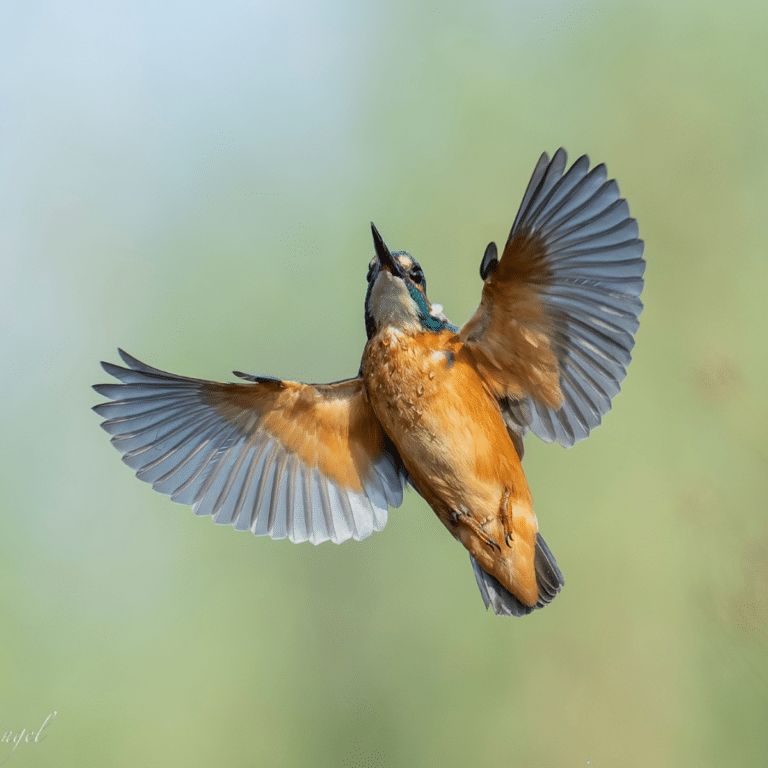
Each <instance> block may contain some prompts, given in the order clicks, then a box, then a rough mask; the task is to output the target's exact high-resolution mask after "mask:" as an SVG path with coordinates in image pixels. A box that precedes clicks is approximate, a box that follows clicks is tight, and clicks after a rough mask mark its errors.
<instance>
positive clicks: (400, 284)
mask: <svg viewBox="0 0 768 768" xmlns="http://www.w3.org/2000/svg"><path fill="white" fill-rule="evenodd" d="M371 232H372V233H373V245H374V248H375V251H376V255H375V256H374V257H373V258H372V259H371V262H370V264H369V265H368V292H367V293H366V295H365V330H366V333H367V334H368V338H369V339H370V338H371V337H372V336H373V335H374V334H375V333H376V331H378V330H380V329H381V328H383V327H385V326H392V327H394V328H398V329H401V330H411V331H414V332H415V331H435V332H436V331H440V330H442V329H443V328H450V327H452V326H451V325H450V323H448V322H447V320H446V318H445V317H444V316H443V314H442V307H440V306H439V305H437V304H435V305H434V306H433V305H432V304H430V303H429V299H428V298H427V281H426V279H425V277H424V272H423V271H422V269H421V266H420V265H419V262H418V261H416V259H414V258H413V256H411V255H410V254H409V253H406V252H405V251H394V252H391V251H390V250H389V248H387V246H386V243H385V242H384V240H383V239H382V237H381V235H380V234H379V231H378V230H377V229H376V226H375V225H374V224H373V222H371Z"/></svg>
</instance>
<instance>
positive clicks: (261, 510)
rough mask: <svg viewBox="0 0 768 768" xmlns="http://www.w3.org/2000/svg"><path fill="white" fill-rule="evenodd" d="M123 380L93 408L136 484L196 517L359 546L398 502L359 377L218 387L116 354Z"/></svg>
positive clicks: (257, 380)
mask: <svg viewBox="0 0 768 768" xmlns="http://www.w3.org/2000/svg"><path fill="white" fill-rule="evenodd" d="M120 356H121V357H122V358H123V360H124V361H125V363H126V365H127V366H128V367H127V368H122V367H120V366H118V365H112V364H111V363H102V366H103V367H104V370H105V371H107V373H109V374H111V375H112V376H114V377H115V378H116V379H118V380H119V381H120V382H121V383H120V384H97V385H96V386H95V387H94V389H95V390H96V391H97V392H98V393H99V394H102V395H105V396H106V397H108V398H110V400H111V402H106V403H101V404H100V405H97V406H95V407H94V410H95V411H96V412H97V413H98V414H99V415H100V416H103V417H104V419H105V420H104V421H103V422H102V424H101V426H102V427H103V428H104V429H105V430H106V431H107V432H109V433H110V434H111V435H112V436H113V437H112V444H113V445H114V446H115V448H117V449H118V450H119V451H120V452H121V453H122V454H123V461H124V462H125V463H126V464H127V465H128V466H129V467H131V468H133V469H135V470H136V476H137V477H138V478H139V479H140V480H144V481H145V482H147V483H151V484H152V487H153V488H154V489H155V490H156V491H159V492H160V493H166V494H170V496H171V499H172V500H173V501H176V502H178V503H180V504H189V505H191V506H192V509H193V511H194V512H195V514H197V515H211V516H212V517H213V519H214V521H215V522H217V523H222V524H230V525H234V526H235V528H237V529H238V530H250V531H252V532H253V533H254V534H255V535H257V536H262V535H267V536H271V537H272V538H273V539H281V538H285V537H286V536H287V537H288V538H289V539H291V541H295V542H301V541H311V542H312V543H313V544H319V543H320V542H322V541H327V540H328V539H330V540H331V541H333V542H335V543H337V544H338V543H340V542H342V541H346V540H347V539H350V538H354V539H357V540H360V539H364V538H365V537H366V536H369V535H370V534H371V533H372V532H373V531H380V530H381V529H382V528H383V527H384V525H385V524H386V522H387V507H388V506H393V507H398V506H400V504H401V503H402V500H403V486H404V484H405V479H406V476H405V473H404V470H403V469H402V464H401V462H400V457H399V456H398V455H397V452H396V451H395V449H394V447H393V446H392V445H391V443H390V442H389V439H388V438H387V437H386V435H385V433H384V431H383V430H382V428H381V425H380V424H379V422H378V420H377V419H376V417H375V415H374V413H373V410H372V409H371V406H370V404H369V403H368V399H367V396H366V393H365V390H364V388H363V382H362V380H361V379H359V378H356V379H350V380H348V381H342V382H338V383H335V384H320V385H317V384H298V383H295V382H290V381H280V380H279V379H271V378H268V377H260V376H250V375H246V374H237V375H238V376H240V377H241V378H244V379H248V380H249V383H243V384H241V383H237V384H231V383H230V384H219V383H217V382H213V381H202V380H200V379H191V378H187V377H186V376H176V375H174V374H172V373H166V372H164V371H160V370H158V369H156V368H152V367H150V366H148V365H145V364H144V363H142V362H140V361H138V360H137V359H136V358H134V357H131V356H130V355H128V354H126V353H125V352H123V351H122V350H120Z"/></svg>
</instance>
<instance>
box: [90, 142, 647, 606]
mask: <svg viewBox="0 0 768 768" xmlns="http://www.w3.org/2000/svg"><path fill="white" fill-rule="evenodd" d="M589 166H590V160H589V158H588V157H587V156H586V155H583V156H581V157H579V158H578V159H577V160H576V161H575V162H574V163H573V164H572V165H571V166H570V167H569V168H567V154H566V152H565V150H564V149H563V148H560V149H558V150H557V151H556V152H555V153H554V155H553V156H552V158H551V159H550V157H549V155H548V154H547V153H546V152H545V153H543V154H542V155H541V157H540V158H539V160H538V162H537V164H536V166H535V169H534V171H533V174H532V176H531V178H530V181H529V183H528V186H527V188H526V190H525V193H524V195H523V199H522V203H521V205H520V208H519V211H518V213H517V215H516V217H515V219H514V223H513V225H512V228H511V231H510V233H509V236H508V238H507V240H506V243H505V245H504V249H503V251H502V254H501V256H500V257H499V252H498V249H497V246H496V244H495V243H494V242H491V243H489V244H488V246H487V247H486V249H485V251H484V253H483V256H482V259H481V261H480V277H481V280H482V292H481V299H480V305H479V306H478V308H477V310H476V312H475V313H474V315H472V317H471V318H470V319H469V320H468V321H467V322H466V323H465V324H464V325H463V326H461V327H458V326H456V325H454V324H452V323H451V322H450V321H449V320H448V318H447V317H446V316H445V314H444V313H443V309H442V306H440V305H439V304H432V303H431V302H430V300H429V299H428V298H427V290H426V279H425V277H424V272H423V270H422V268H421V266H420V265H419V263H418V262H417V261H416V260H415V259H414V258H413V257H412V256H411V255H410V254H409V253H408V252H407V251H391V250H390V249H389V248H388V247H387V245H386V243H385V242H384V240H383V238H382V236H381V235H380V234H379V231H378V230H377V228H376V226H375V225H374V224H373V223H371V232H372V236H373V245H374V255H373V258H372V259H371V260H370V262H369V264H368V274H367V284H368V285H367V291H366V296H365V329H366V335H367V342H366V344H365V347H364V350H363V354H362V360H361V364H360V369H359V371H358V374H357V375H356V376H354V377H352V378H348V379H343V380H339V381H335V382H332V383H329V384H309V383H299V382H293V381H286V380H282V379H279V378H274V377H271V376H261V375H257V374H248V373H243V372H240V371H234V372H233V374H234V375H235V376H236V377H237V378H238V379H240V381H238V382H227V383H220V382H216V381H206V380H201V379H195V378H190V377H187V376H179V375H176V374H173V373H168V372H165V371H162V370H160V369H157V368H153V367H151V366H149V365H147V364H145V363H143V362H141V361H139V360H138V359H136V358H135V357H132V356H131V355H129V354H127V353H126V352H124V351H123V350H118V351H119V354H120V356H121V358H122V360H123V363H124V366H119V365H115V364H112V363H107V362H102V367H103V368H104V370H105V371H106V372H107V373H108V374H110V375H111V376H112V377H114V379H116V380H117V382H118V383H111V384H97V385H95V386H94V389H95V390H96V391H97V392H98V393H99V394H100V395H103V396H105V397H106V398H108V400H107V401H106V402H102V403H100V404H98V405H96V406H95V407H94V409H93V410H95V411H96V412H97V414H98V415H99V416H101V417H102V418H103V419H104V420H103V422H102V423H101V426H102V427H103V428H104V429H105V430H106V431H107V432H108V433H109V434H110V435H112V438H111V442H112V444H113V445H114V447H115V448H117V449H118V450H119V451H120V452H121V453H122V454H123V461H124V462H125V463H126V464H127V465H128V466H129V467H131V468H132V469H134V470H135V472H136V476H137V477H138V478H139V479H140V480H143V481H145V482H147V483H151V484H152V486H153V488H154V489H155V490H156V491H159V492H160V493H164V494H168V495H170V497H171V499H172V500H173V501H175V502H178V503H180V504H186V505H191V506H192V509H193V511H194V512H195V513H196V514H197V515H210V516H211V517H212V518H213V520H214V522H216V523H219V524H225V525H232V526H234V527H235V528H236V529H237V530H243V531H251V532H252V533H254V534H255V535H257V536H270V537H271V538H273V539H281V538H286V537H287V538H288V539H290V540H291V541H293V542H297V543H298V542H305V541H309V542H312V543H313V544H319V543H321V542H324V541H329V540H330V541H332V542H335V543H337V544H338V543H341V542H344V541H347V540H348V539H355V540H357V541H359V540H362V539H364V538H366V537H367V536H369V535H370V534H372V533H373V532H374V531H381V530H382V529H383V528H384V526H385V524H386V522H387V514H388V509H389V507H398V506H400V504H401V503H402V501H403V493H404V491H405V489H406V487H407V486H409V485H410V486H411V487H412V488H414V489H415V490H416V491H417V492H418V494H419V495H421V496H422V497H423V499H424V500H425V501H426V502H427V504H428V505H429V506H430V507H431V508H432V510H433V511H434V512H435V514H436V515H437V517H438V518H439V520H440V521H441V522H442V523H443V525H444V526H445V528H447V529H448V531H449V532H450V533H451V535H452V536H453V537H454V538H455V539H456V540H458V541H459V542H460V543H461V544H462V545H463V546H464V547H465V548H466V549H467V550H468V552H469V555H470V562H471V565H472V568H473V572H474V575H475V578H476V581H477V584H478V587H479V590H480V594H481V597H482V599H483V602H484V603H485V607H486V609H487V608H488V607H489V606H490V607H491V608H492V609H493V612H494V613H495V614H497V615H500V616H524V615H528V614H530V613H531V612H533V611H534V610H536V609H539V608H542V607H544V606H546V605H548V604H549V603H550V602H551V601H552V600H553V599H554V597H555V596H556V595H557V594H558V593H559V592H560V590H561V588H562V587H563V585H564V579H563V575H562V573H561V571H560V568H559V567H558V564H557V561H556V559H555V557H554V556H553V554H552V552H551V551H550V549H549V547H548V546H547V544H546V542H545V541H544V539H543V537H542V536H541V534H540V533H539V526H538V520H537V517H536V514H535V512H534V508H533V499H532V496H531V492H530V489H529V487H528V483H527V481H526V478H525V475H524V473H523V468H522V459H523V455H524V445H523V439H524V437H525V435H526V434H527V432H529V431H530V432H532V433H533V434H534V435H536V436H537V437H539V438H541V439H542V440H544V441H546V442H556V443H559V444H560V445H562V446H564V447H571V446H572V445H574V444H575V443H576V442H577V441H580V440H583V439H584V438H586V437H587V436H588V435H589V434H590V432H591V431H592V430H593V429H594V428H595V427H597V426H598V425H599V424H600V423H601V420H602V417H603V416H604V415H605V414H606V413H607V412H608V411H609V410H610V408H611V403H612V399H613V397H614V396H615V395H616V394H617V393H618V392H619V388H620V384H621V382H622V381H623V379H624V378H625V376H626V371H627V366H628V364H629V362H630V359H631V354H630V353H631V351H632V349H633V347H634V343H635V342H634V337H635V333H636V331H637V329H638V327H639V319H638V318H639V315H640V313H641V311H642V309H643V304H642V302H641V300H640V295H641V292H642V289H643V284H644V280H643V275H644V271H645V261H644V259H643V248H644V243H643V241H642V240H640V239H639V237H638V226H637V222H636V220H635V219H634V218H631V217H630V215H629V207H628V204H627V202H626V200H625V199H624V198H622V197H621V195H620V192H619V187H618V185H617V183H616V181H615V180H609V179H608V175H607V170H606V167H605V165H604V164H600V165H597V166H595V167H593V168H592V169H590V167H589ZM566 168H567V170H566Z"/></svg>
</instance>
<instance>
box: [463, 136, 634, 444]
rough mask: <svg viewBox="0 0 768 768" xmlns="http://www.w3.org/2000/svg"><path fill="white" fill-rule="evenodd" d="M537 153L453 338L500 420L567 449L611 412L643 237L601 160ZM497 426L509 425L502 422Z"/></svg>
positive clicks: (625, 360) (626, 358) (626, 350)
mask: <svg viewBox="0 0 768 768" xmlns="http://www.w3.org/2000/svg"><path fill="white" fill-rule="evenodd" d="M565 166H566V153H565V150H563V149H562V148H561V149H558V150H557V152H556V153H555V155H554V157H553V158H552V160H551V162H550V160H549V157H548V155H546V154H543V155H542V156H541V158H540V159H539V162H538V164H537V166H536V169H535V170H534V172H533V176H532V177H531V180H530V182H529V184H528V188H527V189H526V191H525V196H524V197H523V202H522V204H521V206H520V210H519V212H518V214H517V217H516V218H515V222H514V224H513V226H512V231H511V232H510V235H509V239H508V240H507V243H506V246H505V248H504V253H503V255H502V257H501V259H500V260H499V259H497V258H496V248H495V245H493V244H491V245H490V246H489V247H488V250H486V253H485V256H484V257H483V261H482V265H481V268H480V272H481V275H482V277H483V279H484V281H485V283H484V285H483V294H482V299H481V302H480V306H479V307H478V309H477V311H476V312H475V314H474V316H473V317H472V318H471V319H470V320H469V321H468V322H467V323H466V324H465V325H464V326H463V327H462V328H461V330H460V331H459V338H460V339H461V340H462V341H463V342H464V343H465V344H466V346H467V347H468V349H469V350H470V351H471V352H472V354H473V356H474V357H475V360H476V361H477V364H478V369H479V370H480V372H481V374H482V375H483V376H484V377H485V380H486V382H487V383H488V385H489V386H490V387H491V389H492V390H493V392H494V393H495V394H496V396H497V397H498V399H499V401H500V405H501V407H502V411H503V413H504V415H505V418H506V419H507V421H508V426H513V425H514V424H517V425H519V428H520V431H521V433H523V432H525V430H526V429H531V431H533V432H534V434H536V435H537V436H538V437H540V438H542V439H543V440H546V441H547V442H552V441H557V442H558V443H560V444H561V445H564V446H566V447H570V446H571V445H573V444H574V443H575V442H576V441H578V440H582V439H584V438H585V437H587V435H589V433H590V431H591V430H592V429H594V428H595V427H596V426H597V425H598V424H600V421H601V419H602V416H603V414H605V413H607V412H608V411H609V410H610V408H611V399H612V398H613V397H614V395H616V393H617V392H618V391H619V385H620V383H621V381H622V380H623V379H624V377H625V376H626V370H627V365H628V364H629V362H630V359H631V356H630V351H631V349H632V347H633V346H634V334H635V331H637V328H638V325H639V322H638V316H639V315H640V312H641V311H642V308H643V305H642V302H641V301H640V298H639V297H640V292H641V291H642V289H643V272H644V270H645V262H644V261H643V258H642V254H643V241H642V240H639V239H638V236H637V235H638V229H637V222H636V221H635V219H633V218H630V215H629V207H628V205H627V202H626V200H624V199H623V198H621V196H620V193H619V187H618V185H617V184H616V182H615V181H613V180H611V181H608V180H607V171H606V168H605V166H604V165H598V166H596V167H595V168H593V169H592V170H591V171H590V170H589V158H587V157H586V155H585V156H582V157H580V158H579V159H578V160H577V161H576V162H575V163H574V164H573V165H572V166H571V167H570V168H569V169H568V171H566V172H564V171H565ZM509 422H512V423H511V424H510V423H509Z"/></svg>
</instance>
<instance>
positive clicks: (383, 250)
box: [371, 222, 405, 277]
mask: <svg viewBox="0 0 768 768" xmlns="http://www.w3.org/2000/svg"><path fill="white" fill-rule="evenodd" d="M371 234H372V235H373V247H374V248H375V249H376V255H377V256H378V257H379V264H381V267H382V269H386V270H388V271H389V272H391V273H392V274H393V275H396V276H397V277H405V272H404V271H403V268H402V267H401V266H400V265H399V264H398V263H397V261H396V260H395V259H394V258H393V257H392V254H391V253H390V252H389V248H387V244H386V243H385V242H384V239H383V238H382V236H381V235H380V234H379V230H378V229H376V225H375V224H374V223H373V222H371Z"/></svg>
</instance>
